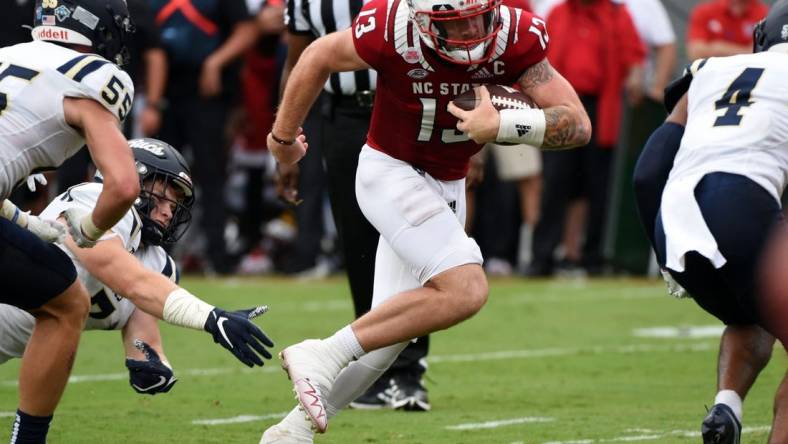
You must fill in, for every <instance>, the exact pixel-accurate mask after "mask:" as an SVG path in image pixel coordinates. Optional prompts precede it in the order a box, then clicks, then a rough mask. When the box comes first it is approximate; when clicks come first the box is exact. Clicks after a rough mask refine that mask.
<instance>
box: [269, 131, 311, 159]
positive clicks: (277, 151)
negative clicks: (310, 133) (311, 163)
mask: <svg viewBox="0 0 788 444" xmlns="http://www.w3.org/2000/svg"><path fill="white" fill-rule="evenodd" d="M303 132H304V129H303V128H300V127H299V128H298V130H297V131H296V135H295V137H294V138H293V139H284V137H285V135H284V134H279V133H277V134H276V136H277V138H279V140H284V141H286V142H290V141H291V140H292V143H280V142H277V141H276V140H274V137H273V135H272V134H271V133H268V137H267V138H266V144H267V145H268V150H269V151H271V154H273V155H274V157H275V158H276V160H277V161H278V162H279V163H281V164H285V165H292V164H294V163H296V162H298V161H299V160H301V158H302V157H304V155H305V154H306V150H307V149H308V148H309V144H308V143H307V142H306V136H305V135H304V134H303ZM288 137H289V136H288Z"/></svg>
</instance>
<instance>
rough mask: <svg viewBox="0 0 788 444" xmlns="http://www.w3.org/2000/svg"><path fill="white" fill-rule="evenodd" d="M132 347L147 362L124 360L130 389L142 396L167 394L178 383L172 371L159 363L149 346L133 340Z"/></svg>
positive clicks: (156, 355)
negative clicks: (143, 355) (137, 350)
mask: <svg viewBox="0 0 788 444" xmlns="http://www.w3.org/2000/svg"><path fill="white" fill-rule="evenodd" d="M134 346H135V347H137V349H139V351H141V352H142V353H144V354H145V358H146V359H147V361H138V360H136V359H126V368H127V369H129V384H130V385H131V388H133V389H134V391H135V392H137V393H140V394H143V395H155V394H157V393H167V392H169V391H170V389H172V386H174V385H175V383H176V382H178V378H176V377H175V375H174V374H173V372H172V369H171V368H170V367H169V366H168V365H167V364H165V363H164V362H162V361H161V359H160V358H159V354H158V353H156V350H154V349H153V348H152V347H151V346H150V345H148V344H146V343H145V342H143V341H141V340H139V339H135V340H134Z"/></svg>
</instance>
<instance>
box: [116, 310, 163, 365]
mask: <svg viewBox="0 0 788 444" xmlns="http://www.w3.org/2000/svg"><path fill="white" fill-rule="evenodd" d="M121 334H122V336H123V348H124V349H125V350H126V357H127V358H131V359H137V360H145V359H146V357H145V354H144V353H143V352H142V351H140V350H139V349H138V348H137V347H136V346H135V344H134V341H135V340H137V339H140V340H142V341H143V342H145V343H146V344H148V345H150V346H151V348H153V349H154V350H156V353H158V354H159V358H161V359H162V361H165V362H166V361H167V358H166V357H165V356H164V347H163V346H162V343H161V333H160V332H159V325H158V319H157V318H155V317H153V316H151V315H149V314H148V313H145V312H144V311H142V310H134V312H133V313H132V314H131V317H130V318H129V320H128V322H126V325H125V326H124V327H123V330H122V332H121Z"/></svg>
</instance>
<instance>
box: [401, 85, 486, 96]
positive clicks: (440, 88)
mask: <svg viewBox="0 0 788 444" xmlns="http://www.w3.org/2000/svg"><path fill="white" fill-rule="evenodd" d="M481 85H483V83H444V82H441V83H438V84H437V86H435V84H434V83H433V82H413V94H415V95H427V96H433V95H435V94H439V95H441V96H458V95H460V94H462V93H464V92H465V91H468V90H469V89H471V88H476V87H477V86H481Z"/></svg>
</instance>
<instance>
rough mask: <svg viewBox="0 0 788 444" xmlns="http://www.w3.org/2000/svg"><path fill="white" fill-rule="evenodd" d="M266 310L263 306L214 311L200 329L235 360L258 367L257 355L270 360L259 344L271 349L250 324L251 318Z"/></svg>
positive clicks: (268, 341)
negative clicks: (233, 356) (209, 335)
mask: <svg viewBox="0 0 788 444" xmlns="http://www.w3.org/2000/svg"><path fill="white" fill-rule="evenodd" d="M266 311H268V307H267V306H265V305H264V306H261V307H255V308H250V309H248V310H238V311H224V310H222V309H221V308H214V309H213V310H212V311H211V313H210V314H209V315H208V320H207V321H205V326H204V327H203V328H204V329H205V331H207V332H208V333H210V334H211V336H213V342H216V343H218V344H219V345H221V346H222V347H224V348H226V349H227V350H230V353H232V354H233V355H235V357H236V358H238V360H239V361H241V362H243V363H244V364H246V365H247V366H249V367H254V366H255V365H259V366H262V365H263V360H262V359H260V356H258V354H259V355H261V356H262V357H264V358H265V359H271V353H269V352H268V350H266V349H265V347H263V345H267V346H268V347H273V346H274V343H273V342H271V340H270V339H268V336H266V335H265V333H263V331H262V330H260V329H259V328H258V327H257V326H256V325H254V323H252V319H254V318H256V317H257V316H260V315H261V314H263V313H265V312H266ZM261 343H262V344H261ZM255 352H257V353H255Z"/></svg>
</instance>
